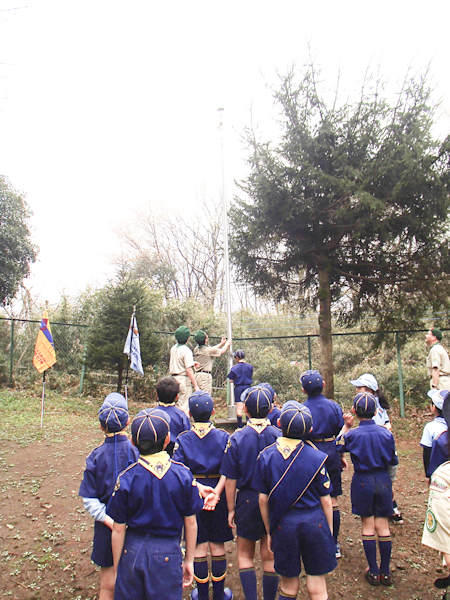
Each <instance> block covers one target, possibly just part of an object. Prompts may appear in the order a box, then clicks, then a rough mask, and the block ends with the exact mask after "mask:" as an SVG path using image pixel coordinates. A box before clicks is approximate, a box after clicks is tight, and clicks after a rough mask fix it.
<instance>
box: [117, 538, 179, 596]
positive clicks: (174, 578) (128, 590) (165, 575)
mask: <svg viewBox="0 0 450 600" xmlns="http://www.w3.org/2000/svg"><path fill="white" fill-rule="evenodd" d="M182 597H183V568H182V555H181V549H180V538H179V537H160V536H156V535H152V534H150V533H147V534H145V533H144V534H138V533H136V532H134V531H130V530H129V529H128V530H127V533H126V537H125V543H124V546H123V552H122V556H121V558H120V562H119V567H118V569H117V579H116V588H115V592H114V600H130V599H131V598H139V600H182Z"/></svg>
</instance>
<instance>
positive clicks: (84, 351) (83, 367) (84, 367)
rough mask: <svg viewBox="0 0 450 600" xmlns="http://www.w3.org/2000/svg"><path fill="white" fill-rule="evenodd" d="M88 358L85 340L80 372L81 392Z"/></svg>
mask: <svg viewBox="0 0 450 600" xmlns="http://www.w3.org/2000/svg"><path fill="white" fill-rule="evenodd" d="M85 335H86V334H85ZM86 358H87V341H85V342H84V350H83V361H82V366H81V373H80V388H79V390H78V393H79V394H82V393H83V382H84V376H85V374H86Z"/></svg>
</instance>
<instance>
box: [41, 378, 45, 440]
mask: <svg viewBox="0 0 450 600" xmlns="http://www.w3.org/2000/svg"><path fill="white" fill-rule="evenodd" d="M44 398H45V371H44V372H43V374H42V401H41V429H42V426H43V424H44Z"/></svg>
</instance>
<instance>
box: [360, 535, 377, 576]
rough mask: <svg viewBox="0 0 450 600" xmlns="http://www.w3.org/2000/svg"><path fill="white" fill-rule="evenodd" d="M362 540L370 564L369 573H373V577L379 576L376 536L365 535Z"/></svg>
mask: <svg viewBox="0 0 450 600" xmlns="http://www.w3.org/2000/svg"><path fill="white" fill-rule="evenodd" d="M362 540H363V547H364V552H365V554H366V558H367V562H368V563H369V571H370V572H371V573H373V575H378V573H379V570H378V565H377V544H376V541H375V534H373V535H363V536H362Z"/></svg>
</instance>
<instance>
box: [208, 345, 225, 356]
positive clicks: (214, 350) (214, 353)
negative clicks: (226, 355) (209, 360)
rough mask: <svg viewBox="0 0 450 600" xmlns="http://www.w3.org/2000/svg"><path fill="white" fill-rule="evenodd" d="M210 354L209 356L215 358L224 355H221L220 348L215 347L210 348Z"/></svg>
mask: <svg viewBox="0 0 450 600" xmlns="http://www.w3.org/2000/svg"><path fill="white" fill-rule="evenodd" d="M208 354H209V355H210V356H214V357H216V356H221V354H222V353H221V351H220V348H216V347H215V346H211V347H210V348H209V350H208Z"/></svg>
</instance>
